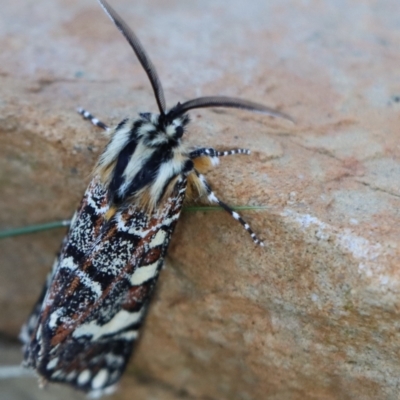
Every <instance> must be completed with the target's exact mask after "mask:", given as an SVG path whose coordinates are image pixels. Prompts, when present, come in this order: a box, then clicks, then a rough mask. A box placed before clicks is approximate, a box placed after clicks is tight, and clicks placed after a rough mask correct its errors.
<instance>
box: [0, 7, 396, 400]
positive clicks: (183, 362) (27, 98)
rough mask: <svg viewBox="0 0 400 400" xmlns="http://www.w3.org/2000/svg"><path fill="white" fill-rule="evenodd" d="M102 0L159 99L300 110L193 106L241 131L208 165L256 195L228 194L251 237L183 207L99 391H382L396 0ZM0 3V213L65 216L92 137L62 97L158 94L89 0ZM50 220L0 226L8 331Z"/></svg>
mask: <svg viewBox="0 0 400 400" xmlns="http://www.w3.org/2000/svg"><path fill="white" fill-rule="evenodd" d="M114 3H115V4H114ZM117 3H118V4H117ZM112 5H113V6H114V7H115V8H116V9H117V10H118V11H119V12H121V14H122V15H124V18H125V19H126V21H127V22H128V24H129V25H130V26H132V27H133V28H134V29H135V31H136V33H137V34H138V36H139V37H140V39H141V41H142V42H143V44H144V45H145V48H146V49H147V50H148V52H149V54H150V56H151V58H152V60H153V62H154V64H155V65H156V66H157V69H158V71H159V74H160V76H161V79H162V82H163V85H164V89H165V92H166V98H167V102H168V105H169V106H172V105H173V104H175V103H176V102H177V101H183V100H187V99H190V98H193V97H196V96H201V95H206V94H221V95H232V96H240V97H243V98H248V99H252V100H254V101H258V102H262V103H264V104H266V105H268V106H271V107H274V108H277V109H279V110H281V111H283V112H285V113H288V114H290V115H291V116H293V117H294V118H295V119H296V122H297V123H296V125H295V126H291V125H290V123H287V122H285V121H279V120H274V119H272V118H268V117H265V116H261V115H257V114H249V113H246V112H242V111H237V110H215V111H213V110H195V111H194V112H192V113H191V118H192V125H191V128H190V133H189V135H188V136H187V141H188V143H189V144H191V145H206V146H213V147H217V148H220V149H228V148H231V147H248V148H249V149H251V150H252V155H250V156H237V157H229V158H226V159H223V160H221V164H220V166H219V167H218V168H215V169H214V170H213V171H211V172H210V173H209V174H208V177H209V180H210V182H211V184H212V186H213V188H214V189H215V192H216V194H217V195H218V196H219V197H220V198H221V199H223V200H224V201H225V202H227V203H228V204H231V205H247V206H254V207H255V209H253V210H248V211H242V212H241V213H242V215H243V217H244V218H245V219H246V220H247V221H248V222H249V223H250V224H251V226H252V228H253V229H254V231H255V232H257V233H258V234H259V235H260V236H261V237H262V238H263V239H264V240H265V243H266V247H265V248H260V247H256V246H255V245H254V244H253V243H252V241H251V239H250V238H249V236H248V234H247V233H246V232H245V231H244V230H243V228H242V227H241V226H240V224H238V223H236V222H235V221H234V220H233V219H232V218H231V217H230V216H229V215H227V214H225V213H224V212H222V211H197V212H189V211H188V212H184V213H183V215H182V218H181V220H180V222H179V224H178V227H177V229H176V233H175V236H174V238H173V240H172V243H171V247H170V251H169V257H168V260H167V268H166V269H165V271H163V272H162V274H161V277H160V283H159V287H158V290H157V292H156V294H155V298H154V301H153V306H152V308H151V311H150V314H149V317H148V320H147V322H146V326H145V329H144V330H143V338H142V340H141V341H140V345H139V347H138V349H137V352H136V354H135V357H134V358H133V359H132V361H131V363H130V365H129V368H128V371H127V373H126V375H125V377H124V379H123V381H122V384H121V388H120V391H119V392H118V393H117V395H116V396H115V398H116V399H128V398H133V397H134V398H136V399H149V398H154V399H170V398H171V399H172V398H177V397H179V396H180V398H183V399H186V398H187V399H205V398H207V399H229V400H235V399H237V400H242V399H243V400H248V399H257V400H258V399H265V398H268V399H276V400H278V399H283V400H286V399H288V398H290V399H305V398H307V399H347V398H349V399H350V398H357V399H377V398H379V399H396V398H398V386H399V383H400V382H399V376H400V366H399V365H400V364H399V361H398V358H399V348H400V338H399V335H398V330H399V322H397V321H398V320H399V317H400V316H399V309H398V304H399V302H400V276H399V273H398V271H397V267H398V264H399V263H398V260H399V256H400V250H399V245H398V243H399V239H400V224H399V220H400V219H399V217H400V215H399V214H400V212H399V210H400V200H399V198H400V186H399V171H400V147H399V144H398V143H399V141H398V126H399V115H400V83H399V78H398V66H399V64H400V55H399V52H398V49H399V45H400V43H399V35H398V34H397V32H398V18H397V15H396V13H393V11H392V10H393V9H395V5H397V2H395V1H394V0H383V1H381V2H379V4H378V3H376V2H372V1H366V2H362V3H357V2H351V1H343V2H341V3H337V4H336V3H335V4H328V3H326V2H325V3H324V2H322V3H321V2H317V1H315V0H311V1H309V2H308V3H304V2H294V1H293V2H289V3H285V4H283V3H282V2H279V1H276V0H275V1H269V2H265V1H262V0H254V1H252V2H246V3H240V2H231V3H229V5H228V4H227V3H226V2H223V1H221V0H217V1H213V2H190V3H189V2H184V1H182V0H176V1H174V2H169V3H168V4H166V3H165V2H162V1H157V0H152V1H151V2H147V3H142V2H140V3H138V4H136V3H135V5H133V3H132V2H129V1H127V0H125V1H122V0H121V1H119V2H113V4H112ZM44 10H45V12H44ZM344 10H346V12H345V13H343V11H344ZM0 18H1V23H0V26H1V30H0V43H1V45H2V52H1V53H0V80H1V88H2V90H1V92H2V98H1V101H0V184H1V193H2V196H1V198H0V202H1V203H0V205H1V209H2V213H1V217H0V218H1V221H0V227H1V228H2V229H7V228H12V227H20V226H25V225H30V224H34V223H40V222H47V221H51V220H59V219H66V218H69V217H70V216H71V214H72V212H73V210H74V208H75V207H76V205H77V204H78V202H79V199H80V197H81V196H82V193H83V191H84V189H85V186H86V185H87V183H88V176H89V174H90V171H91V169H92V167H93V165H94V163H95V160H96V158H97V156H98V155H99V153H100V152H101V150H102V148H103V147H104V145H105V143H106V140H105V139H104V138H103V137H102V136H101V134H99V133H98V131H97V130H96V129H95V128H93V127H90V126H89V125H88V123H87V122H85V121H82V119H81V118H80V117H79V115H77V114H76V112H75V111H74V110H75V108H76V107H77V106H83V107H85V108H87V109H89V110H90V111H92V112H93V113H94V114H95V115H96V116H97V117H99V118H101V119H103V120H104V121H105V122H107V123H117V122H119V121H120V120H121V119H122V118H124V117H125V116H131V115H135V114H136V113H137V112H140V111H156V104H155V101H154V99H153V95H152V91H151V87H150V85H149V83H148V81H147V78H146V76H145V74H144V73H143V71H142V69H141V67H140V65H139V63H138V62H137V61H136V59H135V57H134V55H133V53H132V51H131V50H130V48H129V46H128V45H127V44H126V42H125V41H124V40H123V38H122V37H121V35H120V34H119V33H118V31H117V30H116V29H115V27H114V26H113V25H112V24H111V22H110V21H109V20H108V19H107V18H106V17H105V15H104V13H103V12H102V10H101V9H100V7H99V5H98V4H97V3H96V2H95V1H89V0H84V1H80V2H79V3H77V2H71V3H68V4H67V3H65V2H64V3H63V2H54V1H50V0H43V1H42V2H41V3H40V5H36V4H35V5H34V4H33V3H32V4H31V5H26V3H25V2H24V3H22V1H21V0H15V1H14V2H12V3H10V2H9V4H4V5H3V9H2V14H1V16H0ZM64 233H65V231H64V230H63V229H61V230H56V231H48V232H43V233H37V234H31V235H26V236H24V237H22V236H20V237H14V238H8V239H4V240H2V241H1V242H0V252H1V254H2V260H1V265H0V277H1V278H0V307H1V310H2V313H1V315H0V332H1V333H2V334H3V335H5V336H7V337H10V338H16V336H17V334H18V331H19V327H20V325H21V324H22V323H23V321H24V319H25V318H26V316H27V315H28V313H29V311H30V308H31V307H32V305H33V303H34V301H35V299H36V297H37V296H38V294H39V292H40V288H41V285H42V283H43V281H44V278H45V275H46V273H47V271H48V270H49V268H50V266H51V263H52V259H53V257H54V255H55V253H56V252H57V249H58V246H59V243H60V242H61V239H62V236H63V235H64ZM7 390H8V389H7ZM7 393H8V392H7Z"/></svg>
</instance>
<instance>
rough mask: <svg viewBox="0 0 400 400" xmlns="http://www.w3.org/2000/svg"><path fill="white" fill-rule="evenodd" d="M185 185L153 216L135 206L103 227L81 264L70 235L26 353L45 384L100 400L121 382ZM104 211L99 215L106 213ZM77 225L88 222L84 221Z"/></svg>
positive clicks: (180, 182) (181, 181)
mask: <svg viewBox="0 0 400 400" xmlns="http://www.w3.org/2000/svg"><path fill="white" fill-rule="evenodd" d="M185 189H186V180H185V179H183V178H179V179H178V180H177V181H176V183H175V186H174V190H173V194H172V196H171V197H169V198H168V199H167V200H166V201H165V202H164V203H163V204H162V205H161V206H160V207H159V208H158V209H157V210H156V211H154V212H153V213H152V214H151V215H150V216H149V215H147V214H146V213H144V212H142V211H140V210H138V209H137V208H136V207H135V206H134V205H132V206H130V207H128V208H126V209H123V210H120V211H118V212H117V213H116V214H115V216H114V217H113V218H112V219H111V220H110V221H109V222H104V221H103V222H104V224H103V225H102V226H101V228H100V230H99V231H98V232H97V234H96V235H95V238H94V240H93V241H92V246H91V248H90V249H89V250H88V251H87V252H86V254H85V255H84V256H83V257H81V258H78V256H79V254H80V253H79V254H77V253H78V251H77V250H78V249H75V246H76V242H75V241H74V240H73V236H74V235H72V234H69V236H68V242H67V244H66V245H65V246H64V253H63V254H61V256H60V259H59V263H58V266H57V267H56V273H55V275H54V277H53V280H52V282H51V286H50V288H49V290H48V292H47V294H46V296H45V299H44V302H43V305H42V309H41V313H40V317H39V322H38V324H37V327H36V329H35V331H34V332H33V334H32V338H31V342H30V344H29V346H28V347H27V350H26V359H27V360H29V361H30V363H29V362H28V364H30V365H31V366H33V367H34V368H36V370H37V371H38V372H39V374H40V375H41V376H43V377H44V378H45V379H47V380H51V381H58V382H68V383H69V384H71V385H73V386H75V387H77V388H78V389H80V390H83V391H86V392H92V393H100V392H101V393H102V392H104V390H106V389H107V388H109V387H112V386H113V385H114V384H115V383H116V382H117V381H118V380H119V379H120V377H121V374H122V373H123V371H124V369H125V367H126V364H127V362H128V359H129V356H130V354H131V353H132V349H133V345H134V342H135V340H136V339H137V337H138V331H139V328H140V326H141V324H142V322H143V319H144V316H145V314H146V310H147V305H148V302H149V299H150V296H151V293H152V291H153V288H154V285H155V283H156V280H157V277H158V273H159V270H160V269H161V267H162V264H163V259H164V256H165V253H166V251H167V247H168V244H169V241H170V236H171V234H172V232H173V229H174V227H175V224H176V222H177V219H178V217H179V214H180V211H181V207H182V202H183V199H184V195H185ZM103 211H104V210H103ZM79 219H84V220H87V215H85V213H81V214H80V215H78V220H77V222H76V223H77V224H78V225H74V226H81V227H82V225H79Z"/></svg>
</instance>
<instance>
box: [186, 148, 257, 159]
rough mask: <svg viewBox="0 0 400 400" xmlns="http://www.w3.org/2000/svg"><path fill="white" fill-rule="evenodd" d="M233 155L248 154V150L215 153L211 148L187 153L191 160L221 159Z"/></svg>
mask: <svg viewBox="0 0 400 400" xmlns="http://www.w3.org/2000/svg"><path fill="white" fill-rule="evenodd" d="M234 154H250V150H248V149H232V150H227V151H217V150H215V149H213V148H212V147H203V148H201V149H196V150H193V151H191V152H190V153H189V157H190V158H191V159H192V160H193V159H194V158H197V157H212V158H214V157H223V156H232V155H234Z"/></svg>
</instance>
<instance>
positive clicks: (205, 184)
mask: <svg viewBox="0 0 400 400" xmlns="http://www.w3.org/2000/svg"><path fill="white" fill-rule="evenodd" d="M195 172H196V174H197V176H198V178H199V180H200V182H201V184H202V185H203V187H204V189H205V190H206V193H207V198H208V200H209V201H210V202H212V203H217V204H218V205H219V206H221V207H222V208H223V209H224V210H225V211H226V212H228V213H229V214H230V215H231V216H232V217H233V218H235V219H236V221H239V222H240V223H241V224H242V226H243V228H244V229H246V231H247V232H248V233H249V235H250V236H251V238H252V239H253V242H254V243H255V244H258V245H260V246H264V243H263V242H262V241H261V240H260V239H259V238H258V237H257V235H256V234H255V233H254V232H253V230H252V229H251V228H250V225H249V224H248V223H247V222H246V221H245V220H244V219H243V218H242V217H241V216H240V215H239V214H238V213H237V212H236V211H235V210H233V209H232V208H231V207H229V206H228V205H227V204H225V203H224V202H222V201H221V200H220V199H218V197H217V196H216V195H215V193H214V192H213V191H212V190H211V187H210V185H209V184H208V182H207V180H206V178H205V177H204V175H202V174H199V173H198V172H197V171H195Z"/></svg>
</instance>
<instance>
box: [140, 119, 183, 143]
mask: <svg viewBox="0 0 400 400" xmlns="http://www.w3.org/2000/svg"><path fill="white" fill-rule="evenodd" d="M140 118H141V120H142V121H143V125H142V126H141V128H140V130H139V132H138V136H139V137H140V138H141V139H142V140H143V142H144V143H145V144H146V146H148V147H159V146H163V145H168V146H170V147H175V146H178V145H179V144H180V142H181V139H182V136H183V134H184V133H185V130H186V125H187V124H188V123H189V117H188V115H187V114H183V115H179V116H172V117H171V116H169V115H168V114H167V115H165V114H158V115H157V114H151V113H141V114H140Z"/></svg>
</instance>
